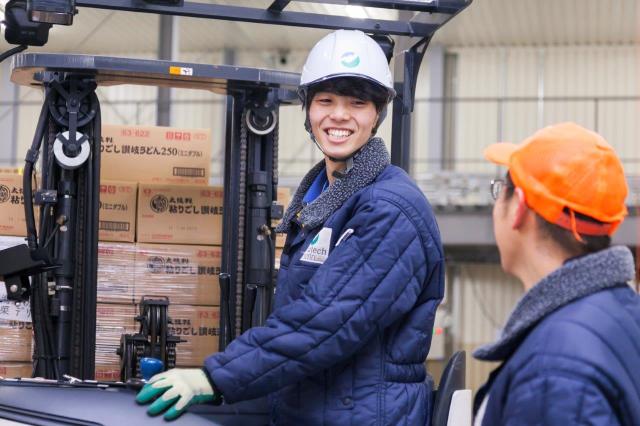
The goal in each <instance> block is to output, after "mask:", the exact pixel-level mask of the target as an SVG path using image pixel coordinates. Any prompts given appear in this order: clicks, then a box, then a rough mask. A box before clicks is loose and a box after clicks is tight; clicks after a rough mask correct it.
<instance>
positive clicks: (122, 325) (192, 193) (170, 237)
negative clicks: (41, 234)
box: [96, 125, 223, 380]
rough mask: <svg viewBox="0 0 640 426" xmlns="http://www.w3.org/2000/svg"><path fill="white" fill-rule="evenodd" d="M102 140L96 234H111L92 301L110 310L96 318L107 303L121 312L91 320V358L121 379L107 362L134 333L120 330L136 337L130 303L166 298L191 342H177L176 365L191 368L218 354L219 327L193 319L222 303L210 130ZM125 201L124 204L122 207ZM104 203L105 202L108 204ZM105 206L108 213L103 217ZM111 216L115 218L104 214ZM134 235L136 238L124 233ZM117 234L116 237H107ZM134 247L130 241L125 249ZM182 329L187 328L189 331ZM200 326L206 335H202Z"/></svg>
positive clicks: (133, 129)
mask: <svg viewBox="0 0 640 426" xmlns="http://www.w3.org/2000/svg"><path fill="white" fill-rule="evenodd" d="M102 136H103V140H102V169H101V176H102V179H103V181H102V183H103V190H102V191H101V192H102V194H101V195H102V198H101V201H103V204H102V207H103V210H101V217H100V223H101V232H102V231H105V232H106V231H109V232H110V233H111V234H110V237H109V241H112V243H101V245H100V258H99V265H100V267H99V273H98V298H99V301H100V302H105V303H108V304H109V305H107V304H102V305H101V310H102V311H104V310H105V309H107V308H108V307H109V306H116V305H110V304H112V303H117V304H118V305H117V306H119V307H118V310H117V311H116V313H115V314H114V318H112V320H111V321H112V322H113V321H115V324H113V323H105V321H106V320H105V319H103V320H100V318H101V316H100V315H99V316H98V318H99V323H98V325H99V330H98V332H99V337H100V339H99V342H100V346H99V347H100V349H101V350H103V349H104V350H105V351H106V352H103V354H102V355H101V356H100V358H99V357H98V353H97V354H96V365H97V367H96V374H97V377H99V378H100V379H102V380H109V379H116V378H119V376H120V371H119V362H118V363H116V362H114V361H115V358H113V353H114V351H113V350H112V349H114V348H115V347H116V346H117V345H119V335H120V334H122V333H121V331H123V330H125V329H128V328H131V327H132V329H131V330H129V331H127V333H135V332H137V330H138V328H139V323H133V318H134V316H135V315H136V314H137V312H138V307H137V306H136V307H133V303H139V301H140V300H141V298H142V297H143V296H147V297H154V296H166V297H168V298H169V300H170V303H171V305H170V306H169V316H170V317H171V318H174V317H175V321H174V323H173V325H172V329H173V330H174V331H175V332H176V334H178V333H180V334H179V335H180V336H182V337H184V338H185V339H187V340H188V342H187V343H182V344H180V345H178V351H179V352H178V362H180V363H181V365H185V364H184V363H185V362H189V363H191V364H190V365H198V364H199V363H200V362H202V359H203V358H204V353H205V352H206V353H207V354H208V353H209V352H211V351H214V350H216V348H217V337H216V336H214V331H215V333H217V328H216V327H217V323H216V324H213V325H212V324H208V323H203V322H202V319H201V318H199V315H200V314H199V312H201V311H206V312H208V311H207V310H209V311H210V310H214V311H217V310H218V308H217V305H218V304H219V303H220V302H219V300H220V295H219V286H218V278H217V277H218V274H219V273H220V260H221V251H220V247H217V246H219V245H220V244H221V241H222V240H221V236H222V203H223V195H222V188H219V187H218V188H215V187H210V186H207V184H208V182H209V167H210V163H211V134H210V131H209V130H203V129H177V128H168V127H148V126H108V125H107V126H103V131H102ZM111 180H117V181H111ZM129 185H137V188H136V189H137V191H136V189H132V190H129V189H128V187H129ZM136 193H137V198H135V199H133V197H131V195H132V194H136ZM125 195H126V196H128V197H129V198H127V201H126V203H125V202H123V201H119V200H122V199H123V197H124V196H125ZM108 196H110V197H112V200H111V201H105V200H106V197H108ZM106 202H109V203H111V205H112V206H113V207H114V208H112V209H111V211H110V212H107V209H106V207H107V205H106V204H105V203H106ZM124 205H126V206H135V207H134V208H125V207H123V206H124ZM134 211H135V218H132V217H131V215H130V214H131V212H134ZM125 212H126V213H127V214H128V216H127V217H126V218H124V215H125ZM109 213H110V214H111V215H113V216H106V215H107V214H109ZM127 224H129V225H130V226H127ZM107 228H108V229H107ZM133 229H135V233H134V234H131V233H128V232H130V231H132V230H133ZM114 232H121V234H120V235H119V236H114ZM125 233H127V234H126V235H124V234H125ZM102 240H103V241H104V240H106V238H104V237H103V238H102ZM134 240H135V241H137V243H136V244H124V243H126V242H133V241H134ZM116 242H117V243H116ZM125 306H126V307H127V309H125ZM176 306H180V308H179V309H178V308H176ZM131 307H133V309H134V310H133V311H129V310H130V308H131ZM176 309H178V314H179V316H178V317H176V316H175V312H174V311H175V310H176ZM126 315H129V317H130V318H129V319H128V320H127V321H125V316H126ZM193 315H196V317H193ZM207 315H209V316H212V315H213V314H210V313H209V314H207ZM200 316H201V315H200ZM209 321H213V320H209ZM188 324H194V326H195V328H194V330H195V331H194V332H192V331H191V329H190V328H189V329H188V327H187V325H188ZM205 326H207V327H208V328H207V330H208V333H209V334H208V335H203V334H200V330H201V328H202V327H205ZM214 328H215V330H214ZM116 335H118V339H117V342H116V339H115V337H116ZM116 343H117V345H116ZM194 351H195V352H194ZM198 351H200V352H198ZM107 354H108V355H109V356H107ZM195 360H197V361H195ZM118 361H119V359H118Z"/></svg>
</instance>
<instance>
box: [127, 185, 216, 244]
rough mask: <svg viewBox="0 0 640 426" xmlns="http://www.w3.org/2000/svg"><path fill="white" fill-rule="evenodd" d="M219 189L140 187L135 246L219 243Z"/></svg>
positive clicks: (207, 187) (175, 186)
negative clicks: (136, 244)
mask: <svg viewBox="0 0 640 426" xmlns="http://www.w3.org/2000/svg"><path fill="white" fill-rule="evenodd" d="M223 200H224V198H223V192H222V187H211V186H178V185H155V184H140V191H139V193H138V230H137V241H138V242H139V243H162V244H198V245H220V244H222V205H223Z"/></svg>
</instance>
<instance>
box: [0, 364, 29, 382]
mask: <svg viewBox="0 0 640 426" xmlns="http://www.w3.org/2000/svg"><path fill="white" fill-rule="evenodd" d="M31 372H32V366H31V363H29V362H0V377H4V378H12V379H13V378H18V377H31Z"/></svg>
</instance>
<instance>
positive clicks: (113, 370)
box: [95, 360, 120, 382]
mask: <svg viewBox="0 0 640 426" xmlns="http://www.w3.org/2000/svg"><path fill="white" fill-rule="evenodd" d="M95 379H96V380H97V381H99V382H119V381H120V363H118V364H104V365H103V364H98V363H97V360H96V375H95Z"/></svg>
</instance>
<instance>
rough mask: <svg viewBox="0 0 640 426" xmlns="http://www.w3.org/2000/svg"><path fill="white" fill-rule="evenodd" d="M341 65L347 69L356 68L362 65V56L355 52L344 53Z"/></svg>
mask: <svg viewBox="0 0 640 426" xmlns="http://www.w3.org/2000/svg"><path fill="white" fill-rule="evenodd" d="M340 63H341V64H342V65H343V66H345V67H347V68H355V67H357V66H358V65H360V56H358V55H356V53H355V52H346V53H343V54H342V56H341V57H340Z"/></svg>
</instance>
